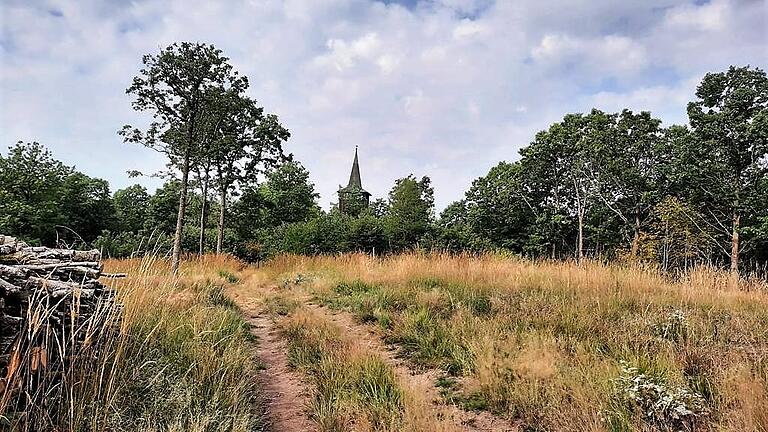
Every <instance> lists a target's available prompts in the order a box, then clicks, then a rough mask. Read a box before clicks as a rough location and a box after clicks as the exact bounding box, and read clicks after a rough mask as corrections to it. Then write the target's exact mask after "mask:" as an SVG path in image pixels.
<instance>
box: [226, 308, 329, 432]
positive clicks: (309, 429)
mask: <svg viewBox="0 0 768 432" xmlns="http://www.w3.org/2000/svg"><path fill="white" fill-rule="evenodd" d="M239 303H240V302H239ZM249 303H250V304H249ZM240 304H241V307H242V306H244V305H243V303H240ZM246 304H249V305H248V306H249V307H248V308H247V309H246V308H244V313H245V315H246V319H247V321H248V323H249V324H251V333H253V334H254V335H255V336H256V337H257V338H258V346H257V349H256V356H257V357H258V358H259V361H261V363H263V364H264V369H263V370H261V371H259V378H258V379H259V386H260V388H261V392H262V395H263V398H264V404H265V406H266V415H267V419H268V421H269V430H271V431H273V432H283V431H286V432H287V431H291V432H293V431H296V432H313V431H315V430H317V429H316V428H315V425H314V423H313V422H312V421H311V420H310V419H309V418H308V417H307V406H308V405H309V395H308V391H307V387H306V385H305V384H304V383H303V382H302V381H301V378H300V374H299V373H297V372H294V371H292V370H291V369H290V367H289V366H288V356H287V352H288V351H287V347H286V344H285V341H284V340H283V338H282V337H281V335H280V332H279V330H278V329H277V327H276V325H275V323H274V322H273V321H272V319H271V318H269V317H268V316H267V315H265V314H263V313H259V311H258V310H257V309H255V308H254V307H252V306H251V305H252V302H246Z"/></svg>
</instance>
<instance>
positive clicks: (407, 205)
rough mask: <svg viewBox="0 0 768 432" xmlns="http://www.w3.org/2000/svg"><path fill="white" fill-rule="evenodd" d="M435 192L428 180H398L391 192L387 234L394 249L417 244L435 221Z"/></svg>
mask: <svg viewBox="0 0 768 432" xmlns="http://www.w3.org/2000/svg"><path fill="white" fill-rule="evenodd" d="M434 205H435V198H434V190H433V189H432V181H431V180H430V179H429V177H422V178H421V180H417V179H416V178H415V177H414V176H413V175H409V176H408V177H405V178H401V179H397V180H396V181H395V185H394V187H392V190H391V191H390V192H389V211H388V213H387V216H386V218H387V221H386V226H387V231H388V232H387V233H388V235H389V238H390V242H391V243H392V247H393V248H394V249H403V248H406V247H409V246H411V245H414V244H416V243H417V242H418V241H419V240H420V239H421V238H422V236H424V234H426V233H427V230H428V229H429V226H430V223H431V222H432V220H433V219H434Z"/></svg>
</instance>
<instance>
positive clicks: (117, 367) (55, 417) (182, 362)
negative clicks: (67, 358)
mask: <svg viewBox="0 0 768 432" xmlns="http://www.w3.org/2000/svg"><path fill="white" fill-rule="evenodd" d="M241 267H242V265H241V264H240V263H239V262H237V261H235V260H234V259H231V258H226V257H213V256H206V257H202V258H199V259H193V260H190V261H187V262H184V263H183V264H182V268H181V272H180V276H179V278H174V277H172V276H170V268H169V265H168V263H167V262H166V261H164V260H157V259H151V258H148V259H144V260H138V259H135V260H120V261H107V262H106V269H107V270H108V271H111V272H126V273H128V274H129V277H128V278H126V279H124V280H116V281H111V282H110V284H112V285H114V287H115V288H116V290H117V301H118V302H119V303H121V304H122V305H123V306H122V309H121V312H122V315H121V320H120V322H119V327H118V328H117V329H116V331H115V332H114V333H113V334H111V335H110V340H109V343H107V344H105V345H103V347H102V349H101V350H99V351H98V352H97V353H96V354H97V356H96V358H94V359H92V360H91V361H89V362H87V363H84V362H79V363H76V364H71V365H70V366H69V367H70V370H69V371H67V374H70V375H71V376H72V377H73V378H74V379H70V380H67V381H65V382H64V387H65V388H64V391H62V392H61V393H62V398H61V399H60V400H57V401H54V403H53V404H50V405H49V406H46V407H44V408H41V409H40V411H38V412H37V413H36V414H37V415H35V418H34V419H30V418H27V419H26V420H27V421H25V419H24V418H13V419H12V420H10V421H12V422H15V424H11V425H9V426H10V427H11V428H12V429H14V430H25V429H26V430H72V431H158V432H159V431H243V432H245V431H258V430H262V427H263V424H262V418H263V416H262V413H261V412H260V410H259V408H258V405H257V404H256V403H255V402H256V400H257V398H258V388H256V387H255V384H254V383H255V380H254V379H251V377H253V376H254V375H255V373H256V370H257V368H258V365H257V364H256V363H255V362H254V359H253V358H252V354H251V352H252V348H251V346H252V345H251V343H252V340H251V335H250V332H249V328H248V326H247V324H246V323H245V322H244V320H243V318H242V317H241V314H240V312H239V311H238V310H237V308H236V307H235V305H234V303H233V302H232V301H231V300H230V299H229V298H228V297H227V296H226V295H225V294H224V290H223V289H224V287H225V285H227V284H232V283H237V276H236V274H237V272H238V271H239V270H240V268H241ZM6 394H7V395H8V397H23V396H22V395H20V394H15V395H13V394H10V392H7V393H6ZM4 396H5V395H4ZM29 420H34V421H29Z"/></svg>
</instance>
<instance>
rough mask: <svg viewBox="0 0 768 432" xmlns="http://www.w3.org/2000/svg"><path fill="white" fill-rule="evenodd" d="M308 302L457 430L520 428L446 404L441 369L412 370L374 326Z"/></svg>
mask: <svg viewBox="0 0 768 432" xmlns="http://www.w3.org/2000/svg"><path fill="white" fill-rule="evenodd" d="M304 304H305V306H306V307H308V308H309V309H311V310H313V311H314V312H316V313H318V314H321V315H322V316H325V317H326V318H327V319H328V320H330V321H331V322H333V323H334V324H335V325H337V326H339V327H341V328H342V329H344V330H346V331H347V332H348V334H350V335H352V336H353V337H354V338H355V339H356V340H357V341H358V343H359V344H361V345H364V346H366V347H367V348H368V349H370V350H371V351H373V352H376V353H377V354H378V355H380V356H381V358H382V359H383V360H384V361H386V362H387V363H388V364H389V365H390V366H392V368H393V369H394V371H395V374H396V375H397V376H398V378H399V379H400V380H401V381H402V382H403V383H406V384H407V385H408V386H409V387H410V390H411V391H412V392H415V393H417V394H420V395H424V396H425V397H426V398H427V399H428V400H429V401H430V402H431V403H432V405H433V407H434V408H435V409H436V410H437V411H438V417H439V418H442V419H445V420H447V421H449V422H450V423H452V424H453V425H454V426H455V427H456V428H457V429H459V430H462V431H467V432H481V431H483V432H513V431H514V432H516V431H518V430H520V428H519V427H518V426H517V425H516V424H514V423H511V422H509V421H508V420H506V419H503V418H500V417H497V416H494V415H493V414H491V413H488V412H485V411H480V412H474V411H465V410H462V409H461V408H459V407H458V406H456V405H454V404H450V403H446V402H445V401H444V399H443V397H442V396H441V395H440V390H439V388H437V386H436V385H435V381H436V380H437V378H438V377H439V376H440V374H441V372H440V371H437V370H433V369H430V370H425V371H423V372H419V371H416V370H414V369H412V368H411V367H410V366H409V365H408V364H407V362H406V361H405V360H403V359H401V358H398V357H397V356H396V352H395V350H393V349H392V348H391V347H390V346H388V345H386V344H385V343H384V342H383V340H382V338H381V336H380V335H379V334H377V332H376V330H375V329H374V328H373V327H371V326H369V325H366V324H360V323H358V322H357V321H355V319H354V317H353V316H352V315H351V314H350V313H348V312H344V311H331V310H330V309H327V308H326V307H323V306H319V305H317V304H314V303H307V302H304Z"/></svg>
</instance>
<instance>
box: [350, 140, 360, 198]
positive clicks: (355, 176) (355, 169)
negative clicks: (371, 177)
mask: <svg viewBox="0 0 768 432" xmlns="http://www.w3.org/2000/svg"><path fill="white" fill-rule="evenodd" d="M347 187H348V188H353V187H355V188H360V189H362V188H363V182H362V180H360V164H359V163H358V162H357V146H355V160H354V162H352V172H351V173H349V183H348V184H347Z"/></svg>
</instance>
